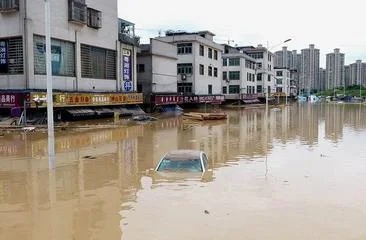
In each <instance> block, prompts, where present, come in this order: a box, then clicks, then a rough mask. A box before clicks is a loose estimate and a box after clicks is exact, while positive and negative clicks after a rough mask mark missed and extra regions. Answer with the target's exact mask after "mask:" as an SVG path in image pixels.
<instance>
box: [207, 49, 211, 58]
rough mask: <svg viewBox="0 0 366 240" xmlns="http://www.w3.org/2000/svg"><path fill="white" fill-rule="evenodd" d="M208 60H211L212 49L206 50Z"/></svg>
mask: <svg viewBox="0 0 366 240" xmlns="http://www.w3.org/2000/svg"><path fill="white" fill-rule="evenodd" d="M208 58H212V48H209V49H208Z"/></svg>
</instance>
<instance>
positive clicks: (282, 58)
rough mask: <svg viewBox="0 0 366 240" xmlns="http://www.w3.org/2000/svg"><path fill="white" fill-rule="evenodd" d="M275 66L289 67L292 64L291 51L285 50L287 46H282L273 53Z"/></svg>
mask: <svg viewBox="0 0 366 240" xmlns="http://www.w3.org/2000/svg"><path fill="white" fill-rule="evenodd" d="M274 55H275V67H278V68H287V69H290V68H291V67H292V64H293V56H292V52H291V51H289V50H287V47H282V50H281V51H277V52H275V53H274Z"/></svg>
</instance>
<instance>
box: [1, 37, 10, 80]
mask: <svg viewBox="0 0 366 240" xmlns="http://www.w3.org/2000/svg"><path fill="white" fill-rule="evenodd" d="M8 67H9V61H8V42H7V41H0V73H8Z"/></svg>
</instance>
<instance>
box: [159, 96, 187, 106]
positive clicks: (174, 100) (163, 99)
mask: <svg viewBox="0 0 366 240" xmlns="http://www.w3.org/2000/svg"><path fill="white" fill-rule="evenodd" d="M154 102H155V105H168V104H181V103H183V96H177V95H156V96H155V99H154Z"/></svg>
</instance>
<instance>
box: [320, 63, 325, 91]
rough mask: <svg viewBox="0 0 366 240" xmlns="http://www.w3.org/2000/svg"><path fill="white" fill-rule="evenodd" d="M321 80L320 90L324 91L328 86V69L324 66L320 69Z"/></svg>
mask: <svg viewBox="0 0 366 240" xmlns="http://www.w3.org/2000/svg"><path fill="white" fill-rule="evenodd" d="M319 82H320V89H319V90H320V91H324V90H325V89H326V88H325V86H326V70H325V69H324V68H320V69H319Z"/></svg>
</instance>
